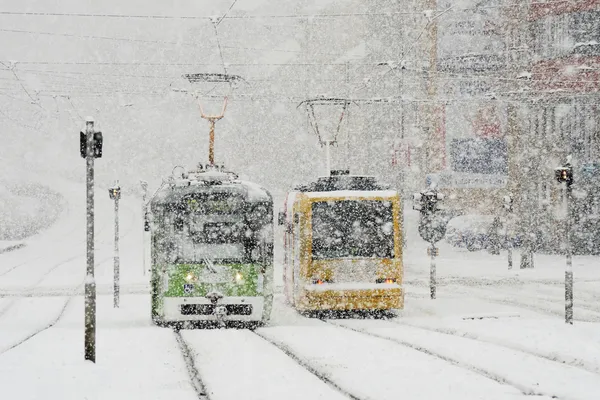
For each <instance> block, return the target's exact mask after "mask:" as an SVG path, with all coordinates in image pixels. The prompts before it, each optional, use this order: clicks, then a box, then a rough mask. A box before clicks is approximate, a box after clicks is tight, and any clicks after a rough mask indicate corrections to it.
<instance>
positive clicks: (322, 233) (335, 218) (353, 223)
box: [312, 200, 394, 259]
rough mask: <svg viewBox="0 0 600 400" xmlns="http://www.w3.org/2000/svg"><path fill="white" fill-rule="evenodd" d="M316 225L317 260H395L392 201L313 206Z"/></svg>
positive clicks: (314, 240) (314, 254)
mask: <svg viewBox="0 0 600 400" xmlns="http://www.w3.org/2000/svg"><path fill="white" fill-rule="evenodd" d="M312 226H313V231H312V249H313V250H312V251H313V258H314V259H332V258H351V257H369V258H393V257H394V229H393V227H394V224H393V212H392V203H391V202H384V201H375V200H369V201H358V200H345V201H332V202H317V203H314V204H313V206H312Z"/></svg>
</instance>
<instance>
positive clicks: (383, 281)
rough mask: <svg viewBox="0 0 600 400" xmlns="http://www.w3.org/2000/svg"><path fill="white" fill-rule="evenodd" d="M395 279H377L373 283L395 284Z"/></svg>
mask: <svg viewBox="0 0 600 400" xmlns="http://www.w3.org/2000/svg"><path fill="white" fill-rule="evenodd" d="M396 282H397V279H396V278H379V279H377V280H376V281H375V283H387V284H390V283H396Z"/></svg>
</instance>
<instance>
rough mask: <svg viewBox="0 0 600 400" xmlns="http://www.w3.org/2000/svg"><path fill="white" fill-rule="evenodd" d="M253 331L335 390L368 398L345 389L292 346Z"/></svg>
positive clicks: (355, 397)
mask: <svg viewBox="0 0 600 400" xmlns="http://www.w3.org/2000/svg"><path fill="white" fill-rule="evenodd" d="M252 333H254V334H255V335H256V336H258V337H260V338H261V339H263V340H264V341H266V342H267V343H269V344H270V345H272V346H274V347H276V348H277V349H279V350H280V351H281V352H283V353H284V354H285V355H286V356H288V357H289V358H290V359H292V360H293V361H294V362H296V364H298V365H299V366H300V367H302V368H303V369H305V370H306V371H308V372H310V373H311V374H312V375H314V376H315V377H316V378H317V379H319V380H320V381H321V382H323V383H325V384H326V385H327V386H329V387H330V388H332V389H334V390H335V391H337V392H338V393H340V394H341V395H343V396H344V397H346V398H348V399H351V400H367V399H363V398H362V397H359V396H356V395H354V394H352V393H350V392H349V391H347V390H346V389H344V388H343V387H341V386H340V385H338V384H337V383H336V382H335V381H333V380H332V379H330V378H329V377H328V376H327V375H326V374H324V373H322V372H320V371H319V370H318V369H317V368H315V367H313V366H312V365H311V364H310V363H309V362H307V361H306V360H304V359H302V358H301V357H299V356H298V355H297V354H296V353H295V352H294V351H293V350H292V349H291V348H290V347H288V346H286V345H285V344H283V343H278V342H277V341H275V340H273V339H271V338H270V337H268V336H267V335H264V334H262V333H261V332H258V331H256V330H254V331H252Z"/></svg>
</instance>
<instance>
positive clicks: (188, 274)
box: [185, 271, 196, 282]
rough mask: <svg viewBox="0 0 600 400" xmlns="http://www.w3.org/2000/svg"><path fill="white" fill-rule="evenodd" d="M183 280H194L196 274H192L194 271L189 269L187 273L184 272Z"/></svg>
mask: <svg viewBox="0 0 600 400" xmlns="http://www.w3.org/2000/svg"><path fill="white" fill-rule="evenodd" d="M185 280H186V282H192V281H195V280H196V276H195V275H194V273H193V272H191V271H190V272H188V273H187V274H186V276H185Z"/></svg>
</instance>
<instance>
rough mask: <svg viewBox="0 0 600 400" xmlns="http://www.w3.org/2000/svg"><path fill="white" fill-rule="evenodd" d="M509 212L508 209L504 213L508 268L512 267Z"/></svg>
mask: <svg viewBox="0 0 600 400" xmlns="http://www.w3.org/2000/svg"><path fill="white" fill-rule="evenodd" d="M511 222H512V219H511V214H510V210H509V211H507V214H506V250H507V252H508V269H512V268H513V254H512V235H511V233H512V230H511V227H512V225H511Z"/></svg>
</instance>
